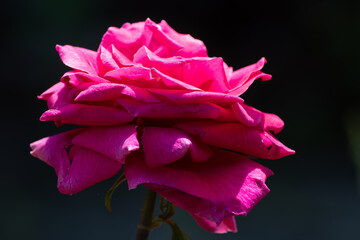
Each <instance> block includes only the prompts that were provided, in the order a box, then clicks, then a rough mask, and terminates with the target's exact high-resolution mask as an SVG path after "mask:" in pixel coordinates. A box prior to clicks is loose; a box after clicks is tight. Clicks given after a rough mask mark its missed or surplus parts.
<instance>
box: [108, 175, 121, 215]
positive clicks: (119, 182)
mask: <svg viewBox="0 0 360 240" xmlns="http://www.w3.org/2000/svg"><path fill="white" fill-rule="evenodd" d="M125 180H126V177H125V175H124V174H121V176H120V177H119V178H118V179H117V180H116V182H115V183H114V184H113V185H112V186H111V188H110V189H109V190H108V191H107V192H106V195H105V207H106V208H107V210H109V212H111V211H112V209H111V197H112V195H113V192H114V191H115V189H116V188H117V187H118V186H119V185H120V184H121V183H122V182H124V181H125Z"/></svg>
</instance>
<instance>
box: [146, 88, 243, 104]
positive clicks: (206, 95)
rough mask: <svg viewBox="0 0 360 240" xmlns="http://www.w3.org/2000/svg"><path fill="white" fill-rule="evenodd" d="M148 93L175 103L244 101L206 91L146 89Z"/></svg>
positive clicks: (231, 102)
mask: <svg viewBox="0 0 360 240" xmlns="http://www.w3.org/2000/svg"><path fill="white" fill-rule="evenodd" d="M148 91H149V92H152V93H156V94H158V95H161V96H163V97H166V98H167V99H169V100H170V101H173V102H176V103H205V102H211V103H214V104H219V105H230V104H233V103H237V102H243V101H244V100H243V99H242V98H240V97H238V96H234V95H228V94H224V93H216V92H207V91H189V90H174V89H148Z"/></svg>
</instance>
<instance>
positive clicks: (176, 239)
mask: <svg viewBox="0 0 360 240" xmlns="http://www.w3.org/2000/svg"><path fill="white" fill-rule="evenodd" d="M165 222H166V223H167V224H169V225H170V227H171V230H172V237H171V240H191V238H190V237H189V236H188V235H187V234H186V233H184V232H183V231H182V230H181V229H180V227H179V226H178V225H177V224H176V223H175V222H174V221H173V220H171V219H167V220H165Z"/></svg>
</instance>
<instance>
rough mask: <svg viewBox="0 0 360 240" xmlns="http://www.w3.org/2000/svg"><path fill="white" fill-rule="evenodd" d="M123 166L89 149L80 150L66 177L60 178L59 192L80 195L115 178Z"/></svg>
mask: <svg viewBox="0 0 360 240" xmlns="http://www.w3.org/2000/svg"><path fill="white" fill-rule="evenodd" d="M66 160H67V159H66ZM69 160H70V159H69ZM121 166H122V164H121V163H119V162H118V161H115V160H113V159H111V158H108V157H105V156H104V155H101V154H98V153H96V152H93V151H91V150H89V149H86V148H79V149H77V151H76V153H75V154H74V157H73V159H72V163H71V166H70V169H69V170H68V172H67V173H66V175H64V176H58V188H59V191H60V192H61V193H64V194H75V193H78V192H80V191H82V190H84V189H86V188H88V187H90V186H92V185H94V184H96V183H99V182H101V181H104V180H106V179H108V178H110V177H112V176H114V175H115V174H116V173H117V172H118V171H119V170H120V169H121Z"/></svg>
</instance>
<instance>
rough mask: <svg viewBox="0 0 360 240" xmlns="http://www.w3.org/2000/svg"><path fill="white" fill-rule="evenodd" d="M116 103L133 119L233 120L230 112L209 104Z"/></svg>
mask: <svg viewBox="0 0 360 240" xmlns="http://www.w3.org/2000/svg"><path fill="white" fill-rule="evenodd" d="M117 102H118V103H119V104H120V105H121V106H122V107H124V108H125V109H126V110H127V111H128V112H129V113H130V114H131V115H132V116H134V117H148V118H156V119H159V118H181V119H185V118H202V119H216V120H219V121H233V120H235V117H234V115H233V113H232V111H230V110H228V109H224V108H222V107H220V106H217V105H215V104H211V103H193V104H191V103H189V104H176V103H170V102H163V103H144V102H141V101H135V100H131V99H118V100H117Z"/></svg>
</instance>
